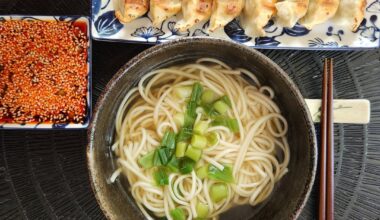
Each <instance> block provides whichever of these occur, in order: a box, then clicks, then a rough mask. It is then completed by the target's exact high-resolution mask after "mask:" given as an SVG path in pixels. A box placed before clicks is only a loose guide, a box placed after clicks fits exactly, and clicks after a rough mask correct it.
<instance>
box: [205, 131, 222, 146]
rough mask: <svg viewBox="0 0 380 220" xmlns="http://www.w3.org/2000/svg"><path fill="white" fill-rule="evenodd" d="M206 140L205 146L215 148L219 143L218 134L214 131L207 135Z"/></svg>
mask: <svg viewBox="0 0 380 220" xmlns="http://www.w3.org/2000/svg"><path fill="white" fill-rule="evenodd" d="M206 138H207V145H208V146H209V147H212V146H215V145H216V144H217V143H218V141H219V139H218V134H217V133H216V132H215V131H214V132H210V133H208V134H207V136H206Z"/></svg>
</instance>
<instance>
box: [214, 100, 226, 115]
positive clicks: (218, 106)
mask: <svg viewBox="0 0 380 220" xmlns="http://www.w3.org/2000/svg"><path fill="white" fill-rule="evenodd" d="M213 107H214V109H215V110H216V111H217V112H219V113H220V114H222V115H223V114H225V113H226V112H227V111H228V109H229V108H230V107H229V106H228V105H227V104H226V103H225V102H223V101H221V100H219V101H216V102H215V103H214V105H213Z"/></svg>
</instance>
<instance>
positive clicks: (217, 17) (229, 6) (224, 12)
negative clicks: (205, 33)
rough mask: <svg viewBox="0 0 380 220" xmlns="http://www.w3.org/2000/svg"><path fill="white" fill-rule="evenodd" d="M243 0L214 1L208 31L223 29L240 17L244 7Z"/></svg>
mask: <svg viewBox="0 0 380 220" xmlns="http://www.w3.org/2000/svg"><path fill="white" fill-rule="evenodd" d="M244 2H245V1H244V0H214V2H213V3H212V14H211V18H210V27H209V30H210V31H214V30H216V29H217V28H220V27H224V26H225V25H226V24H228V23H229V22H230V21H232V20H233V19H234V18H236V17H237V16H239V15H240V13H241V10H242V9H243V7H244Z"/></svg>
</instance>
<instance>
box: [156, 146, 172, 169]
mask: <svg viewBox="0 0 380 220" xmlns="http://www.w3.org/2000/svg"><path fill="white" fill-rule="evenodd" d="M157 154H158V157H159V158H160V160H161V164H162V165H166V164H168V162H169V160H170V159H171V157H172V156H173V151H172V150H171V149H169V148H160V149H157Z"/></svg>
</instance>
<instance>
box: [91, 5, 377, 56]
mask: <svg viewBox="0 0 380 220" xmlns="http://www.w3.org/2000/svg"><path fill="white" fill-rule="evenodd" d="M379 15H380V0H369V1H368V4H367V7H366V16H365V19H364V20H363V22H362V23H361V25H360V27H359V28H358V30H357V31H356V32H352V31H350V30H347V28H346V29H345V28H343V27H340V26H338V25H336V24H334V23H333V21H328V22H326V23H323V24H321V25H317V26H316V27H315V28H314V29H313V30H307V29H306V28H304V27H303V26H301V25H299V24H296V25H295V26H294V27H293V28H284V27H281V26H278V25H277V24H276V23H275V22H273V21H270V22H269V23H268V24H267V25H266V27H265V31H266V33H267V36H266V37H256V38H254V37H251V36H247V35H245V33H244V29H243V28H242V27H241V26H240V23H239V21H238V19H235V20H233V21H231V22H230V23H229V24H227V25H226V26H225V27H224V28H221V29H219V30H217V31H215V32H213V33H209V32H208V31H207V28H208V22H203V23H202V22H201V23H200V24H198V25H196V26H195V27H193V28H191V29H189V30H187V31H185V32H179V31H178V30H176V29H175V28H174V26H175V24H176V22H177V20H179V19H178V17H180V16H181V15H177V16H174V17H172V18H170V19H167V20H166V21H165V22H163V24H162V25H161V27H153V26H152V22H151V19H150V18H149V16H148V15H144V16H142V17H141V18H138V19H136V20H135V21H132V22H131V23H128V24H125V25H124V24H121V23H120V22H119V21H118V20H117V19H116V17H115V1H111V0H93V1H92V20H93V21H92V36H93V38H94V39H96V40H108V41H125V42H136V43H139V42H141V43H160V42H164V41H167V40H172V39H178V38H182V37H188V36H210V37H215V38H223V39H229V40H232V41H236V42H239V43H242V44H245V45H247V46H251V47H255V48H264V49H265V48H271V49H275V48H279V49H281V48H283V49H285V48H289V49H316V50H321V49H322V50H323V49H328V50H338V49H365V48H378V47H379V36H380V29H379V27H380V21H379V20H378V16H379Z"/></svg>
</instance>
